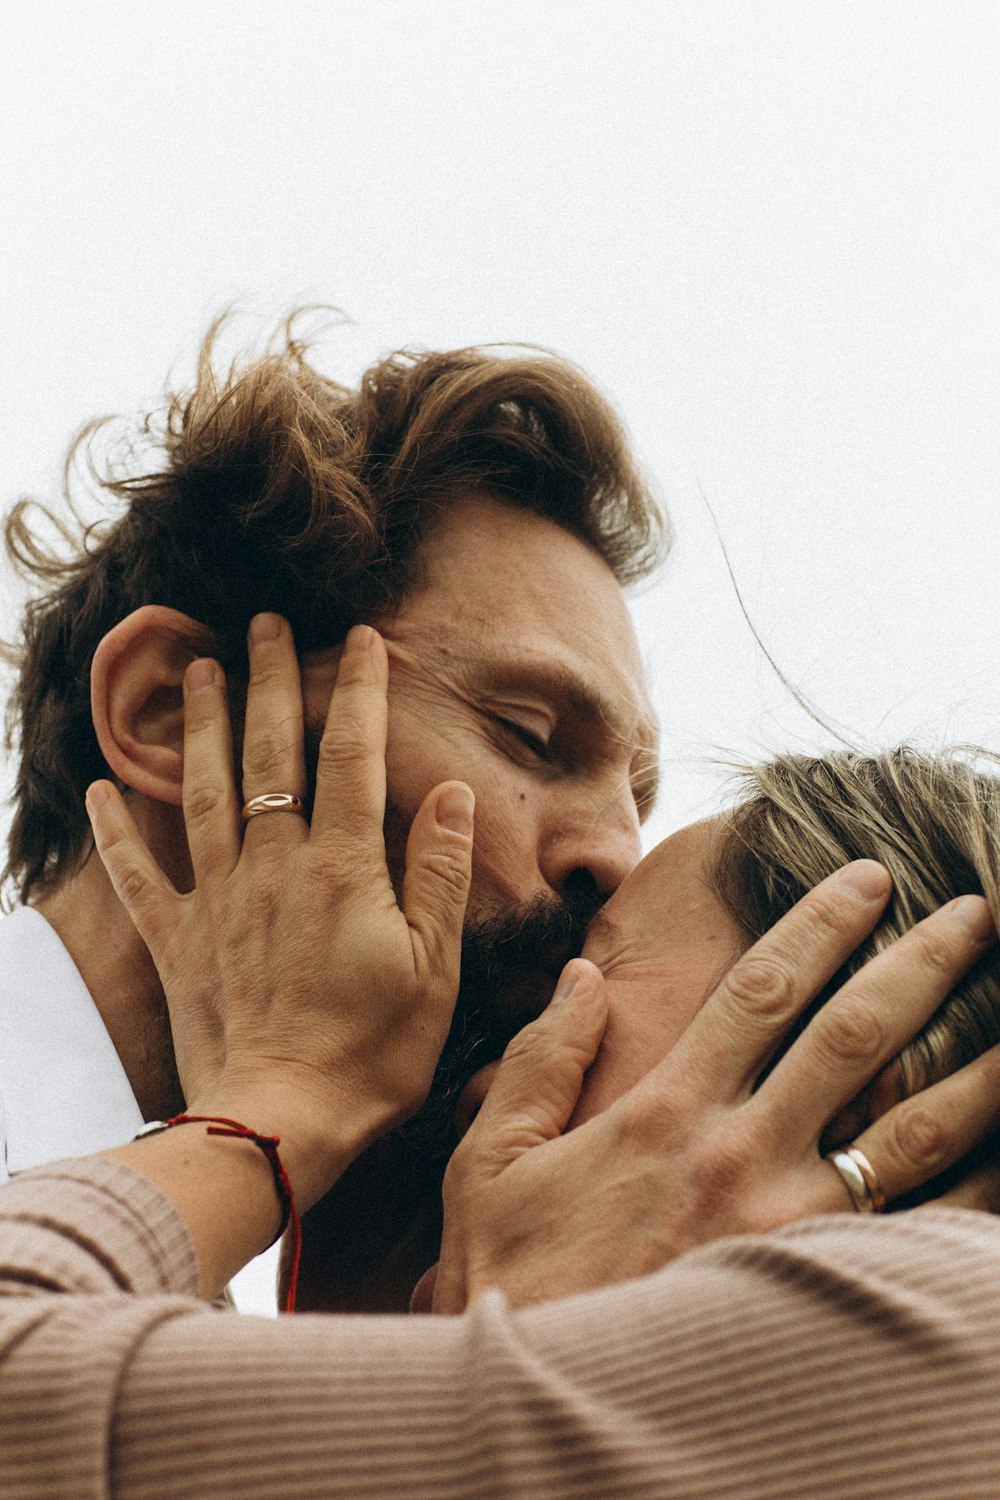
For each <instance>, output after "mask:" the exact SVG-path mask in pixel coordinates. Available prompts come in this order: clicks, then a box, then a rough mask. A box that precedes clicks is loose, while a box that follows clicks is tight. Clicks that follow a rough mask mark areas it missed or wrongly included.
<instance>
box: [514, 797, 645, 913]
mask: <svg viewBox="0 0 1000 1500" xmlns="http://www.w3.org/2000/svg"><path fill="white" fill-rule="evenodd" d="M630 801H631V798H630ZM641 857H642V845H641V843H640V839H639V820H638V816H637V814H636V813H635V811H634V803H633V804H632V812H631V814H630V813H629V812H628V811H624V810H623V811H619V812H617V813H616V814H615V815H613V816H609V817H606V818H603V819H602V818H600V817H595V816H594V815H593V813H592V814H591V816H590V818H580V819H579V820H578V821H577V820H574V821H573V823H572V824H564V825H563V826H562V827H561V828H557V829H556V830H555V831H554V832H553V834H552V837H551V838H550V839H549V840H548V841H547V842H546V843H545V845H544V847H543V848H542V850H541V854H540V857H539V868H540V870H541V874H542V877H543V879H544V880H545V883H546V884H547V885H549V886H551V887H552V889H553V890H554V891H556V892H557V893H558V894H559V895H564V894H565V892H566V888H567V885H569V884H572V883H575V882H576V881H578V879H579V876H580V874H581V873H582V874H585V875H587V876H589V878H590V880H592V881H593V883H594V885H595V886H596V887H597V890H598V892H599V893H600V894H601V895H602V896H610V895H612V894H613V892H615V891H616V890H617V889H618V887H619V886H620V885H621V883H622V881H623V880H624V879H625V877H626V875H628V874H629V872H630V871H631V870H634V869H635V867H636V865H637V864H638V863H639V860H640V858H641Z"/></svg>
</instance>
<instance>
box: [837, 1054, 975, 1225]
mask: <svg viewBox="0 0 1000 1500" xmlns="http://www.w3.org/2000/svg"><path fill="white" fill-rule="evenodd" d="M998 1126H1000V1047H992V1048H991V1049H990V1051H989V1052H984V1053H983V1055H982V1057H977V1058H976V1060H975V1061H974V1062H971V1063H969V1064H967V1066H966V1067H964V1068H960V1069H959V1071H958V1072H957V1073H953V1074H952V1075H951V1076H950V1077H949V1078H944V1079H942V1080H941V1082H940V1083H935V1084H933V1085H932V1086H931V1087H930V1088H928V1089H923V1090H922V1091H921V1092H920V1093H919V1094H914V1095H913V1097H912V1098H910V1099H904V1100H903V1101H902V1103H900V1104H897V1105H896V1106H895V1107H894V1108H893V1109H891V1110H888V1111H887V1113H886V1114H884V1115H882V1116H881V1118H880V1119H878V1120H876V1121H875V1123H874V1124H873V1125H870V1126H869V1128H868V1129H867V1130H865V1131H864V1132H863V1133H862V1134H861V1135H859V1136H858V1138H857V1140H856V1141H855V1142H854V1143H853V1144H854V1145H856V1146H859V1147H860V1148H861V1150H862V1151H863V1152H864V1153H865V1155H866V1156H867V1157H868V1159H869V1161H870V1162H871V1163H872V1166H873V1167H874V1168H875V1171H876V1173H877V1174H878V1179H879V1182H880V1183H881V1185H882V1189H883V1191H884V1193H885V1195H886V1198H887V1199H889V1200H890V1201H892V1199H894V1198H899V1197H901V1196H902V1195H903V1194H904V1193H911V1192H913V1190H914V1189H915V1188H918V1187H922V1186H923V1185H924V1183H926V1182H929V1181H930V1180H931V1179H932V1178H934V1177H937V1176H938V1175H939V1174H940V1173H941V1172H943V1171H944V1170H945V1169H946V1168H947V1167H951V1166H953V1165H954V1164H955V1163H956V1162H959V1161H961V1160H962V1159H963V1157H965V1156H967V1155H968V1154H969V1152H970V1151H972V1150H973V1149H974V1148H975V1147H976V1146H978V1145H980V1143H981V1142H982V1141H983V1140H984V1139H985V1138H986V1137H987V1136H988V1135H991V1134H992V1133H993V1132H994V1131H995V1130H996V1129H997V1127H998Z"/></svg>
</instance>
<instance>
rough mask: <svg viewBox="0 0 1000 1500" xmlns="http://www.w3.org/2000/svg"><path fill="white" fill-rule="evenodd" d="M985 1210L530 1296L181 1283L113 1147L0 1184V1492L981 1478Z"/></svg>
mask: <svg viewBox="0 0 1000 1500" xmlns="http://www.w3.org/2000/svg"><path fill="white" fill-rule="evenodd" d="M998 1272H1000V1222H998V1221H997V1220H995V1219H992V1218H989V1217H987V1216H985V1215H980V1214H974V1213H969V1212H965V1211H962V1210H943V1209H936V1210H927V1211H918V1212H916V1213H911V1214H901V1215H897V1216H894V1217H891V1218H884V1219H876V1220H870V1219H869V1220H865V1219H861V1218H852V1217H841V1216H837V1217H831V1218H828V1219H822V1220H819V1219H815V1220H812V1221H810V1222H808V1223H805V1224H801V1225H798V1226H795V1227H792V1228H789V1229H786V1230H783V1231H781V1232H779V1233H776V1234H773V1235H770V1236H766V1237H754V1238H749V1237H748V1238H743V1239H730V1240H725V1241H720V1242H718V1243H717V1244H715V1245H712V1246H709V1247H707V1248H706V1249H703V1250H700V1251H698V1252H696V1253H694V1254H692V1255H688V1256H685V1257H684V1258H682V1259H681V1260H679V1261H677V1262H675V1263H674V1264H673V1265H672V1266H669V1267H668V1268H666V1269H665V1270H664V1271H662V1272H660V1273H659V1274H658V1275H656V1276H652V1277H649V1278H648V1279H646V1280H643V1281H637V1282H631V1283H627V1284H625V1285H622V1286H617V1287H611V1288H609V1289H607V1290H606V1291H602V1292H599V1293H594V1294H592V1295H590V1296H587V1297H578V1298H574V1299H572V1300H569V1301H565V1302H561V1303H559V1302H557V1303H550V1304H548V1305H547V1306H543V1307H539V1308H533V1309H530V1310H527V1311H525V1312H511V1311H510V1310H509V1309H508V1307H507V1306H506V1304H505V1302H504V1300H503V1298H502V1297H501V1296H499V1295H498V1294H495V1293H494V1294H490V1295H488V1296H486V1297H484V1298H483V1299H482V1300H481V1301H480V1302H479V1304H478V1305H477V1306H476V1308H475V1309H474V1310H473V1311H472V1312H471V1313H470V1314H468V1315H466V1316H465V1317H462V1318H447V1319H445V1318H405V1317H385V1318H375V1317H353V1318H333V1317H330V1318H324V1317H315V1316H311V1317H302V1318H285V1319H280V1320H278V1321H277V1322H273V1321H269V1320H263V1319H254V1318H248V1317H239V1316H237V1315H235V1314H232V1313H225V1312H218V1311H215V1310H213V1309H211V1308H209V1307H206V1306H205V1305H204V1304H203V1303H201V1302H199V1301H197V1300H196V1298H195V1295H194V1294H195V1288H196V1284H197V1279H196V1268H195V1260H194V1255H193V1251H192V1247H191V1244H190V1241H189V1239H188V1235H187V1232H186V1230H185V1228H184V1226H183V1224H182V1223H181V1222H180V1220H179V1219H178V1218H177V1216H176V1214H175V1213H174V1211H173V1209H172V1208H171V1207H170V1205H169V1204H168V1203H167V1202H166V1200H165V1199H164V1198H163V1197H162V1196H161V1195H160V1193H159V1192H158V1191H157V1190H156V1189H154V1188H153V1187H152V1186H151V1184H150V1183H148V1182H147V1181H146V1180H145V1179H144V1178H142V1177H140V1176H138V1175H137V1174H135V1173H133V1172H131V1171H130V1170H128V1169H126V1168H124V1167H122V1166H121V1165H119V1164H117V1163H113V1162H110V1161H107V1160H93V1159H92V1160H90V1161H88V1162H81V1163H75V1162H74V1163H68V1162H64V1163H59V1164H56V1165H55V1166H50V1167H45V1168H41V1169H39V1170H38V1171H36V1172H33V1173H30V1174H26V1175H25V1176H23V1177H21V1178H19V1179H18V1180H17V1181H16V1182H13V1183H11V1184H9V1185H7V1186H5V1187H3V1188H0V1291H2V1292H3V1293H4V1296H3V1297H2V1298H0V1496H3V1500H27V1497H31V1500H40V1497H44V1500H62V1497H66V1500H108V1497H114V1500H154V1497H155V1500H216V1497H223V1496H225V1497H232V1500H265V1497H266V1500H272V1497H273V1500H305V1497H310V1500H318V1497H329V1496H344V1497H347V1496H350V1497H352V1500H361V1497H366V1496H368V1497H374V1496H379V1497H386V1500H417V1497H421V1500H458V1497H462V1500H472V1497H475V1500H494V1497H497V1500H499V1497H510V1496H523V1497H525V1500H549V1497H556V1496H559V1497H564V1500H569V1497H573V1500H585V1497H593V1500H598V1497H599V1500H619V1497H622V1500H624V1497H629V1500H632V1497H640V1496H642V1497H646V1496H649V1497H653V1496H656V1497H663V1500H674V1497H681V1496H683V1497H685V1500H694V1497H699V1500H709V1497H711V1500H735V1497H737V1496H738V1497H739V1500H760V1497H765V1496H766V1497H767V1500H778V1497H782V1500H817V1497H820V1496H822V1497H827V1500H833V1497H836V1500H865V1497H871V1500H875V1497H878V1500H889V1497H902V1496H906V1497H907V1500H931V1497H933V1500H971V1497H973V1496H975V1497H979V1500H986V1497H989V1500H997V1497H998V1496H1000V1431H998V1428H1000V1276H998Z"/></svg>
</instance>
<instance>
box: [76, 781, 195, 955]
mask: <svg viewBox="0 0 1000 1500" xmlns="http://www.w3.org/2000/svg"><path fill="white" fill-rule="evenodd" d="M87 812H88V814H89V817H90V826H91V828H92V829H93V831H94V843H95V844H96V845H97V852H98V854H99V855H100V856H101V859H102V860H103V862H104V868H105V869H106V870H107V872H108V876H109V878H110V880H111V884H112V885H113V886H114V888H115V893H116V895H117V896H118V899H119V900H120V901H121V903H122V905H123V906H124V908H125V910H126V911H127V912H128V914H129V916H130V917H131V918H132V921H133V922H134V924H135V927H136V929H137V931H138V933H139V936H140V937H141V938H142V940H143V942H144V943H145V944H146V946H147V947H148V948H149V949H150V951H151V952H152V953H153V955H154V957H155V956H156V953H157V948H158V938H159V937H160V934H161V932H162V931H163V930H164V927H165V924H169V921H170V916H171V913H172V911H173V906H174V903H175V902H176V901H177V899H178V898H177V892H176V891H175V890H174V888H173V886H172V885H171V884H170V881H169V880H168V879H167V877H166V876H165V875H164V874H163V872H162V870H161V869H160V867H159V865H158V864H157V863H156V861H155V860H154V859H153V856H152V855H151V854H150V852H149V850H148V849H147V848H146V845H145V843H144V842H143V838H142V835H141V834H140V832H139V830H138V828H137V827H136V826H135V823H134V821H133V819H132V815H131V814H130V812H129V810H128V808H127V807H126V806H125V803H124V801H123V800H122V797H121V795H120V794H119V792H118V791H117V790H116V788H115V787H113V786H112V784H111V782H110V781H95V782H94V783H93V785H92V786H90V787H88V789H87Z"/></svg>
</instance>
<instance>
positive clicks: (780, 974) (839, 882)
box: [662, 860, 890, 1101]
mask: <svg viewBox="0 0 1000 1500" xmlns="http://www.w3.org/2000/svg"><path fill="white" fill-rule="evenodd" d="M889 892H890V882H889V877H888V875H887V874H886V872H885V870H884V869H883V868H882V866H881V865H877V864H875V863H874V862H873V861H872V860H858V861H856V862H855V863H854V864H851V865H846V866H845V867H844V868H843V869H842V870H838V871H837V872H836V873H835V874H833V875H830V876H828V877H827V879H826V880H824V881H822V882H821V884H820V885H818V886H816V888H815V889H814V890H812V891H810V892H809V894H808V895H807V896H804V897H803V899H802V900H801V901H799V902H798V904H797V905H796V906H794V907H793V908H792V910H791V911H790V912H789V913H788V914H787V915H786V916H784V917H782V919H781V921H780V922H778V923H777V924H776V925H775V926H774V927H772V928H771V930H770V932H768V933H766V934H765V935H764V937H762V938H761V939H760V940H759V941H758V942H756V943H755V944H754V945H753V947H752V948H750V949H749V950H748V952H747V953H745V954H744V955H743V957H742V958H741V959H740V960H739V961H738V962H737V963H736V964H734V965H733V967H732V968H731V969H730V970H729V972H728V973H727V974H726V975H725V977H724V979H723V980H722V982H721V984H720V985H719V986H718V987H717V989H716V990H715V991H714V992H713V994H712V995H710V996H709V998H708V1000H707V1001H706V1002H705V1004H704V1005H703V1006H702V1008H701V1010H700V1012H699V1013H698V1015H697V1016H696V1017H695V1019H694V1021H693V1022H692V1023H691V1025H690V1026H689V1027H688V1029H687V1031H686V1032H685V1033H684V1035H683V1036H682V1037H681V1039H680V1041H679V1042H678V1044H677V1046H676V1047H675V1048H674V1050H673V1053H672V1054H671V1055H670V1058H669V1059H668V1060H667V1062H668V1063H669V1066H670V1068H671V1070H672V1069H674V1068H676V1067H680V1068H681V1069H682V1073H683V1076H685V1077H687V1078H689V1079H690V1080H693V1081H694V1082H695V1084H696V1086H697V1084H698V1083H699V1082H700V1083H701V1085H702V1087H703V1089H704V1091H705V1092H706V1094H709V1095H711V1097H713V1098H715V1099H718V1100H720V1101H721V1100H727V1099H729V1100H736V1099H738V1098H740V1097H741V1096H744V1095H745V1094H747V1093H749V1091H750V1090H751V1089H752V1087H753V1084H754V1082H755V1080H756V1079H757V1077H758V1075H759V1074H760V1072H761V1070H762V1069H763V1067H764V1066H765V1064H766V1063H767V1061H768V1060H769V1058H770V1057H771V1055H772V1054H773V1052H774V1051H775V1049H776V1048H777V1046H778V1044H779V1043H780V1042H781V1040H782V1038H783V1037H784V1036H785V1034H786V1032H787V1030H788V1028H789V1026H790V1025H791V1023H792V1022H793V1021H794V1020H795V1018H796V1017H797V1016H798V1015H799V1014H800V1013H801V1011H802V1010H804V1008H805V1007H806V1006H807V1005H808V1004H809V1001H810V1000H812V999H813V997H814V996H815V995H816V994H817V993H818V991H819V990H820V989H822V987H823V985H824V984H825V983H826V982H827V980H829V979H830V978H832V976H833V975H834V974H835V973H836V972H837V970H838V969H839V968H840V966H841V965H842V964H843V963H844V962H845V961H846V960H847V958H848V957H849V956H850V954H851V953H853V951H854V949H855V948H857V946H858V944H859V943H861V942H863V940H864V939H865V938H866V937H867V936H868V934H869V933H870V932H871V930H872V928H873V927H874V925H875V923H876V922H877V921H878V919H879V917H880V916H881V914H882V912H883V911H884V909H885V905H886V902H887V900H888V898H889ZM662 1066H666V1064H664V1065H662Z"/></svg>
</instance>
